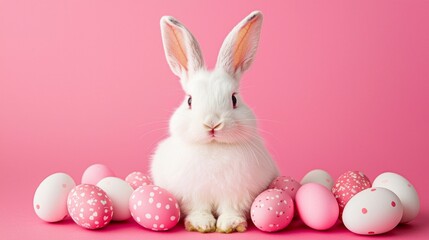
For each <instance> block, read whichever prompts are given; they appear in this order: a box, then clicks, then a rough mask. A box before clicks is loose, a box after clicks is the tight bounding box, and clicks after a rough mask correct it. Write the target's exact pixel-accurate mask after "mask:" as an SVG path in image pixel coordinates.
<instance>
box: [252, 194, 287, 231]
mask: <svg viewBox="0 0 429 240" xmlns="http://www.w3.org/2000/svg"><path fill="white" fill-rule="evenodd" d="M293 214H294V203H293V200H292V197H291V196H289V194H287V192H286V191H284V190H280V189H268V190H265V191H264V192H262V193H261V194H259V195H258V196H257V197H256V199H255V201H254V202H253V204H252V207H251V210H250V216H251V218H252V221H253V223H254V224H255V226H256V227H257V228H259V229H260V230H262V231H264V232H276V231H279V230H282V229H284V228H285V227H287V226H288V225H289V223H290V222H291V221H292V218H293Z"/></svg>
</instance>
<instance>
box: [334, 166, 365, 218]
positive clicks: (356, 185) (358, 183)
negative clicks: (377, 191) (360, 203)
mask: <svg viewBox="0 0 429 240" xmlns="http://www.w3.org/2000/svg"><path fill="white" fill-rule="evenodd" d="M370 187H371V182H370V181H369V179H368V178H367V177H366V176H365V174H363V173H362V172H359V171H347V172H345V173H343V174H342V175H341V176H340V177H338V179H337V181H335V185H334V187H333V188H332V193H333V194H334V196H335V199H337V202H338V206H339V207H340V214H341V213H342V212H343V209H344V207H345V206H346V204H347V202H348V201H349V200H350V199H351V198H352V197H353V196H355V195H356V194H357V193H359V192H360V191H362V190H364V189H367V188H370Z"/></svg>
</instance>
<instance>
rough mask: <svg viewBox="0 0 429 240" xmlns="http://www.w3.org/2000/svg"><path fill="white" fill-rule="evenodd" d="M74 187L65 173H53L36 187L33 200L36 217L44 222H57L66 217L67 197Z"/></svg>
mask: <svg viewBox="0 0 429 240" xmlns="http://www.w3.org/2000/svg"><path fill="white" fill-rule="evenodd" d="M75 186H76V184H75V182H74V181H73V179H72V178H71V177H70V176H69V175H67V174H65V173H54V174H52V175H50V176H48V177H47V178H45V179H44V180H43V181H42V182H41V183H40V185H39V186H38V187H37V189H36V192H35V193H34V198H33V207H34V211H35V212H36V215H37V216H38V217H39V218H40V219H42V220H43V221H46V222H58V221H61V220H63V219H64V218H65V217H66V216H67V215H68V213H67V196H68V194H69V192H70V190H71V189H72V188H74V187H75Z"/></svg>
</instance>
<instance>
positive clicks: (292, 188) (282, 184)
mask: <svg viewBox="0 0 429 240" xmlns="http://www.w3.org/2000/svg"><path fill="white" fill-rule="evenodd" d="M300 187H301V184H300V183H299V182H297V181H296V180H295V179H294V178H293V177H289V176H279V177H277V178H276V179H274V180H273V181H272V182H271V184H270V185H269V186H268V189H274V188H275V189H280V190H283V191H285V192H286V193H287V194H289V196H291V197H292V199H293V200H295V195H296V192H297V191H298V189H299V188H300Z"/></svg>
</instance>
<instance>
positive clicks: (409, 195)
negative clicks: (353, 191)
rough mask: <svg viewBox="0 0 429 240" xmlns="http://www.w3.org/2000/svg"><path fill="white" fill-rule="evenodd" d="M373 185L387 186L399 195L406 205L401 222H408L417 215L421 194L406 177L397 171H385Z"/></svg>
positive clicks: (404, 205) (403, 204)
mask: <svg viewBox="0 0 429 240" xmlns="http://www.w3.org/2000/svg"><path fill="white" fill-rule="evenodd" d="M373 187H382V188H387V189H389V190H390V191H392V192H394V193H395V194H396V195H397V196H398V197H399V200H401V203H402V206H403V207H404V214H403V216H402V219H401V223H407V222H409V221H411V220H413V219H414V218H416V217H417V214H418V213H419V210H420V201H419V196H418V195H417V191H416V189H415V188H414V187H413V185H412V184H411V183H410V182H409V181H408V180H407V179H406V178H404V177H402V176H401V175H399V174H396V173H392V172H385V173H382V174H380V175H379V176H378V177H376V178H375V180H374V183H373Z"/></svg>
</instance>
